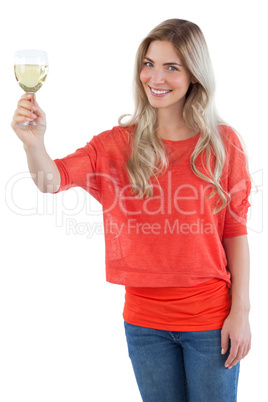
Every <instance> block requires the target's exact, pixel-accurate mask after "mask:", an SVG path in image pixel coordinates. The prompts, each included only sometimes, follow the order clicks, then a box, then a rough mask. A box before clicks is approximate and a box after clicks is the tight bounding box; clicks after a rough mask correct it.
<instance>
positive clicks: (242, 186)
mask: <svg viewBox="0 0 268 402" xmlns="http://www.w3.org/2000/svg"><path fill="white" fill-rule="evenodd" d="M135 82H136V93H135V96H136V108H135V112H134V115H133V117H132V118H131V119H130V120H129V121H128V122H127V123H122V118H120V119H119V126H117V127H114V128H113V129H112V130H108V131H105V132H103V133H101V134H99V135H97V136H94V137H93V138H92V140H91V141H90V142H89V143H87V145H86V146H85V147H83V148H80V149H78V150H77V151H76V152H75V153H73V154H71V155H68V156H67V157H65V158H62V159H56V160H55V161H53V160H52V159H51V158H50V157H49V155H48V154H47V152H46V149H45V146H44V140H43V138H44V131H45V130H44V129H43V128H40V127H38V126H36V127H35V126H32V128H30V129H24V130H22V129H19V128H18V127H16V124H17V123H21V122H25V121H29V120H32V119H34V120H36V121H37V122H42V123H43V124H45V114H44V112H43V111H42V110H41V108H40V107H39V105H38V104H37V102H36V100H35V99H34V103H33V104H32V103H31V95H30V94H26V95H24V96H23V97H22V99H21V100H20V101H19V103H18V107H17V110H16V112H15V115H14V118H13V121H12V124H11V125H12V127H13V129H14V131H15V132H16V134H17V135H18V137H19V138H20V139H21V140H22V141H23V143H24V148H25V151H26V154H27V158H28V164H29V169H30V172H32V174H33V175H32V177H33V180H34V181H35V183H36V185H37V186H38V188H39V189H40V190H41V191H43V192H51V193H56V192H58V191H62V190H67V189H68V188H70V187H74V186H80V187H82V188H84V189H85V190H86V191H88V192H89V193H90V194H91V195H93V196H94V197H95V198H96V199H97V200H98V201H99V202H100V203H101V204H102V207H103V218H104V228H105V245H106V278H107V281H109V282H112V283H117V284H122V285H125V287H126V298H125V306H124V313H123V317H124V324H125V331H126V339H127V343H128V350H129V356H130V359H131V362H132V365H133V369H134V372H135V376H136V380H137V383H138V386H139V390H140V393H141V396H142V399H143V401H145V402H158V401H159V402H164V401H168V402H173V401H198V402H202V401H206V402H207V401H213V402H226V401H228V402H233V401H236V400H237V384H238V376H239V365H240V360H241V359H243V358H244V357H245V356H246V355H247V354H248V352H249V350H250V343H251V332H250V325H249V309H250V302H249V250H248V240H247V228H246V219H247V211H248V207H249V206H250V203H249V201H248V196H249V193H250V189H251V181H250V175H249V172H248V164H247V158H246V156H245V153H244V151H243V147H242V145H241V141H240V140H239V138H238V135H237V134H236V133H235V132H234V130H232V129H231V127H229V126H228V125H226V124H225V123H224V122H223V121H221V120H220V118H219V117H218V115H217V113H216V110H215V106H214V99H213V98H214V79H213V71H212V67H211V62H210V58H209V53H208V50H207V46H206V42H205V39H204V37H203V34H202V32H201V30H200V28H199V27H198V26H197V25H195V24H193V23H191V22H189V21H185V20H179V19H171V20H167V21H164V22H163V23H161V24H160V25H158V26H157V27H156V28H155V29H153V30H152V31H151V32H150V34H149V35H148V36H147V37H146V38H145V39H144V40H143V42H142V43H141V45H140V47H139V49H138V52H137V59H136V72H135ZM39 171H42V172H43V173H44V174H43V175H37V172H39ZM51 173H52V175H51Z"/></svg>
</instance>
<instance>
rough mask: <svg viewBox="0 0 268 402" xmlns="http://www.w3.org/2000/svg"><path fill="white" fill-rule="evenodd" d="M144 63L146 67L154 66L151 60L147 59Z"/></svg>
mask: <svg viewBox="0 0 268 402" xmlns="http://www.w3.org/2000/svg"><path fill="white" fill-rule="evenodd" d="M143 65H144V66H145V67H153V65H152V63H150V62H149V61H146V62H145V63H143Z"/></svg>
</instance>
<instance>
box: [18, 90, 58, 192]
mask: <svg viewBox="0 0 268 402" xmlns="http://www.w3.org/2000/svg"><path fill="white" fill-rule="evenodd" d="M32 97H33V102H31V99H32ZM30 120H35V121H36V122H37V123H43V124H44V125H43V126H33V125H31V126H29V127H23V128H20V127H18V126H17V127H16V124H18V123H23V122H26V121H30ZM45 124H46V116H45V113H44V112H43V110H42V109H41V108H40V106H39V105H38V104H37V102H36V99H35V96H34V95H31V94H24V95H23V96H22V97H21V99H20V101H19V102H18V106H17V109H16V111H15V113H14V117H13V120H12V122H11V127H12V128H13V130H14V131H15V133H16V134H17V136H18V137H19V139H20V140H21V141H22V142H23V145H24V150H25V152H26V156H27V161H28V166H29V171H30V173H31V175H32V178H33V181H34V183H35V184H36V186H37V187H38V188H39V190H40V191H42V192H43V193H54V192H56V191H58V189H59V187H60V182H61V178H60V173H59V170H58V168H57V165H56V163H55V162H54V161H53V160H52V159H51V158H50V156H49V155H48V153H47V151H46V148H45V144H44V134H45V129H46V128H45Z"/></svg>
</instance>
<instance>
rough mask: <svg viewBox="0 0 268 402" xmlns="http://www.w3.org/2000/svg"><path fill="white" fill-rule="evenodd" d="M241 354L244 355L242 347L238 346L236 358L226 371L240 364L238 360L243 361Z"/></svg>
mask: <svg viewBox="0 0 268 402" xmlns="http://www.w3.org/2000/svg"><path fill="white" fill-rule="evenodd" d="M243 354H244V346H240V347H239V348H238V353H237V356H236V358H235V359H234V360H233V361H232V362H231V363H230V364H229V366H228V369H231V368H232V367H234V366H235V365H236V364H237V363H238V362H240V360H242V359H243Z"/></svg>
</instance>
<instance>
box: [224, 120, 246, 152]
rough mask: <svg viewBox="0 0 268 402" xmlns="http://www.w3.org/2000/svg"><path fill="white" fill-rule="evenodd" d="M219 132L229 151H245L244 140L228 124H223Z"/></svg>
mask: <svg viewBox="0 0 268 402" xmlns="http://www.w3.org/2000/svg"><path fill="white" fill-rule="evenodd" d="M218 130H219V133H220V136H221V139H222V141H223V143H224V145H225V147H226V148H227V149H228V150H229V151H231V150H232V148H239V150H243V146H242V143H243V138H242V137H241V135H240V134H239V133H238V132H237V131H236V130H235V129H234V128H233V127H231V126H229V125H227V124H221V125H219V126H218Z"/></svg>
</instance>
